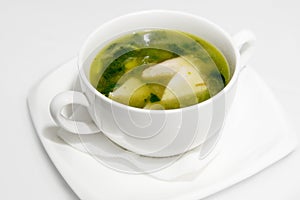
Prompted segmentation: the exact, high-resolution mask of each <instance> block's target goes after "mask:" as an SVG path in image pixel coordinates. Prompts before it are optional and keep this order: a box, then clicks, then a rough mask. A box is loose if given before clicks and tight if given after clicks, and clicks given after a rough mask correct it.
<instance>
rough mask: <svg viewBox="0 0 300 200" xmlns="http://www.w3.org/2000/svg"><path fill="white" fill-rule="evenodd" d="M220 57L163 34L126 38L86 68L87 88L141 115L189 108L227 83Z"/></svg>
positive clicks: (202, 44)
mask: <svg viewBox="0 0 300 200" xmlns="http://www.w3.org/2000/svg"><path fill="white" fill-rule="evenodd" d="M230 74H231V73H230V68H229V66H228V63H227V61H226V59H225V57H224V56H223V54H222V53H221V52H220V51H219V50H218V49H217V48H216V47H214V46H213V45H212V44H210V43H209V42H207V41H205V40H203V39H201V38H199V37H196V36H194V35H191V34H188V33H184V32H180V31H175V30H167V29H151V30H142V31H137V32H132V33H128V34H126V35H123V36H121V37H118V38H117V39H114V40H112V41H111V42H109V43H108V44H107V45H106V46H105V47H104V48H102V50H101V51H100V52H99V53H98V54H97V55H96V57H95V58H94V60H93V61H92V63H91V67H90V82H91V83H92V85H93V86H94V87H95V88H96V89H97V90H98V91H99V92H101V93H102V94H103V95H105V96H107V97H108V98H110V99H112V100H115V101H117V102H119V103H122V104H126V105H129V106H133V107H137V108H144V109H176V108H181V107H186V106H190V105H194V104H197V103H200V102H202V101H205V100H207V99H209V98H210V97H212V96H214V95H216V94H217V93H218V92H220V91H221V90H222V89H223V88H224V87H225V86H226V84H228V82H229V81H230V78H231V77H230Z"/></svg>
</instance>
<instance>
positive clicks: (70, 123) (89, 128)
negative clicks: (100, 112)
mask: <svg viewBox="0 0 300 200" xmlns="http://www.w3.org/2000/svg"><path fill="white" fill-rule="evenodd" d="M72 104H77V105H82V106H85V107H89V106H90V104H89V102H88V100H87V98H86V96H85V95H84V94H83V93H81V92H76V91H65V92H62V93H60V94H58V95H56V96H55V97H54V98H53V99H52V101H51V103H50V113H51V116H52V118H53V120H54V121H55V123H56V124H57V125H59V126H60V127H62V128H63V129H65V130H67V131H69V132H71V133H75V134H93V133H98V132H100V130H99V128H98V127H97V126H96V125H95V124H94V122H82V121H76V120H72V119H69V118H66V117H65V116H63V115H62V113H61V111H62V110H63V108H64V107H65V106H67V105H72Z"/></svg>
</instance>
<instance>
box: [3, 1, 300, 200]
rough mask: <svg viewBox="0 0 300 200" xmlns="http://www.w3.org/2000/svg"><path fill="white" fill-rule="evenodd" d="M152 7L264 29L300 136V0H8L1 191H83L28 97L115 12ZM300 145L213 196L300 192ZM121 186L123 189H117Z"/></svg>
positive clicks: (261, 56) (16, 195)
mask: <svg viewBox="0 0 300 200" xmlns="http://www.w3.org/2000/svg"><path fill="white" fill-rule="evenodd" d="M145 9H172V10H182V11H186V12H190V13H193V14H197V15H201V16H204V17H206V18H208V19H210V20H212V21H214V22H216V23H217V24H219V25H220V26H222V27H223V28H224V29H225V30H227V31H228V32H229V33H232V34H234V33H236V32H238V31H239V30H241V29H244V28H247V29H251V30H252V31H253V32H254V33H255V34H256V36H257V47H256V53H255V55H254V57H253V59H252V60H251V67H253V68H255V69H256V70H257V71H258V73H259V74H260V75H261V76H262V77H263V79H264V80H265V81H266V82H267V83H268V84H269V85H270V87H271V88H272V90H273V91H274V93H275V95H276V97H277V98H278V100H279V101H280V102H281V103H282V105H283V107H284V109H285V110H286V112H287V114H288V117H289V120H290V121H291V124H292V126H293V127H294V128H295V130H296V133H297V134H298V138H300V125H299V122H300V106H299V102H300V82H299V77H300V64H299V61H298V59H299V58H300V56H299V52H300V37H299V36H300V21H299V20H298V19H299V18H300V13H299V9H300V3H299V1H296V0H294V1H292V0H286V1H279V0H265V1H259V0H252V1H247V2H246V1H238V0H236V1H234V0H227V1H216V0H211V1H197V0H190V1H182V0H180V1H179V0H178V1H177V0H164V1H158V0H152V1H145V0H127V1H121V0H109V1H99V0H98V1H96V0H95V1H91V0H90V1H79V0H77V1H74V0H73V1H71V0H65V1H58V0H53V1H48V3H45V2H43V1H37V0H36V1H34V0H28V1H19V2H17V1H5V0H2V1H0V27H1V28H0V55H1V57H0V74H1V78H0V91H1V104H0V111H1V114H0V122H1V128H2V133H1V145H0V158H1V160H0V198H1V199H32V200H34V199H43V200H48V199H49V200H53V199H58V200H60V199H63V200H68V199H72V200H73V199H78V197H76V195H75V194H74V193H73V192H72V190H71V189H70V188H69V186H68V185H67V184H66V182H65V181H64V180H63V178H62V177H61V176H60V175H59V174H58V172H57V171H56V169H55V167H54V166H53V164H52V163H51V161H50V160H49V158H48V156H47V154H46V153H45V151H44V150H43V147H42V145H41V143H40V141H39V139H38V137H37V136H36V134H35V131H34V129H33V127H32V124H31V120H30V116H29V114H28V109H27V106H26V97H27V94H28V92H29V89H30V88H31V87H32V86H33V85H34V84H36V83H37V81H38V80H40V79H41V78H42V77H43V76H45V75H46V74H47V73H48V72H49V71H51V70H53V69H55V68H56V67H57V66H59V65H60V64H62V63H64V62H65V61H68V60H69V59H71V58H73V57H74V56H76V55H77V52H78V50H79V48H80V46H81V44H82V43H83V42H84V40H85V38H86V37H87V36H88V34H89V33H90V32H91V31H93V30H94V29H95V28H96V27H97V26H99V25H101V24H102V23H104V22H105V21H107V20H109V19H112V18H113V17H116V16H119V15H122V14H125V13H128V12H132V11H138V10H145ZM299 169H300V150H299V149H297V150H296V151H295V152H294V153H293V154H291V155H290V156H288V157H287V158H285V159H283V160H282V161H280V162H278V163H276V164H275V165H273V166H271V167H269V168H268V169H266V170H265V171H263V172H262V173H260V174H258V175H256V176H254V177H252V178H250V179H248V180H246V181H244V182H242V183H239V184H238V185H236V186H234V187H231V188H229V189H227V190H224V191H222V192H220V193H218V194H215V195H213V196H211V197H209V198H207V199H208V200H217V199H222V200H234V199H243V200H252V199H273V200H282V199H288V200H298V199H299V198H300V190H299V184H300V172H299ZM112 192H115V191H112Z"/></svg>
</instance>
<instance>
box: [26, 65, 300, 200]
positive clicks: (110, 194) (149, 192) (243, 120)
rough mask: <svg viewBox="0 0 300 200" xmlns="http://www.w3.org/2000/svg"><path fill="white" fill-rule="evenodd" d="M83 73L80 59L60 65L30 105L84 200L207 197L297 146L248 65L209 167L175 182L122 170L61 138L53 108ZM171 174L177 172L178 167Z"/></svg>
mask: <svg viewBox="0 0 300 200" xmlns="http://www.w3.org/2000/svg"><path fill="white" fill-rule="evenodd" d="M77 73H78V71H77V66H76V59H73V60H71V61H69V62H68V63H66V64H64V65H62V66H60V67H59V68H58V69H57V70H55V71H54V72H52V73H50V74H49V75H48V76H46V77H45V78H44V79H43V80H42V81H41V82H39V83H38V84H37V85H36V86H35V87H34V88H33V89H32V91H31V92H30V94H29V96H28V105H29V109H30V114H31V117H32V120H33V123H34V126H35V129H36V132H37V134H38V136H39V138H40V140H41V142H42V144H43V145H44V148H45V149H46V152H47V153H48V154H49V157H50V158H51V160H52V162H53V163H54V165H55V166H56V168H57V169H58V171H59V172H60V173H61V175H62V176H63V177H64V178H65V180H66V182H67V183H68V184H69V185H70V187H71V188H72V189H73V191H74V192H75V193H76V194H77V195H78V196H79V198H80V199H83V200H96V199H97V200H99V199H143V200H147V199H149V200H150V199H151V200H153V199H166V200H168V199H178V200H179V199H180V200H189V199H191V200H192V199H193V200H196V199H201V198H204V197H207V196H209V195H211V194H213V193H216V192H218V191H221V190H223V189H225V188H227V187H230V186H232V185H234V184H236V183H238V182H240V181H242V180H245V179H246V178H249V177H251V176H253V175H254V174H256V173H258V172H260V171H261V170H263V169H265V168H266V167H268V166H270V165H272V164H274V163H275V162H277V161H279V160H280V159H282V158H283V157H285V156H287V155H288V154H289V153H291V152H292V151H293V150H294V149H295V147H296V144H297V142H296V138H295V136H294V134H293V132H292V130H291V129H290V126H289V124H288V123H287V121H286V118H285V114H284V112H283V111H282V109H281V106H280V105H279V104H278V103H277V101H276V99H275V98H274V96H273V95H272V93H271V91H270V90H269V88H268V87H267V86H266V84H265V83H264V81H263V80H262V79H261V78H260V77H259V76H258V75H257V73H256V72H255V71H254V70H253V69H251V67H248V68H246V69H245V70H243V71H242V73H241V75H240V79H239V87H238V90H237V96H236V98H235V101H234V103H233V106H232V108H231V111H230V113H229V115H228V117H227V120H226V124H225V126H224V129H223V132H222V134H223V137H222V139H221V141H220V144H219V147H218V148H220V150H219V153H218V154H216V155H215V156H214V158H213V159H212V160H211V161H210V162H209V163H208V165H207V166H206V167H205V168H201V167H203V166H200V165H199V168H201V170H200V171H199V172H198V173H196V174H195V173H193V176H190V177H189V178H187V179H176V178H175V179H173V180H172V181H166V180H160V179H157V178H154V177H153V176H151V175H146V174H139V175H133V174H128V173H122V172H118V171H116V170H113V169H111V168H109V167H107V166H105V165H103V164H101V163H100V162H98V161H97V160H96V159H94V158H93V157H92V156H90V155H89V154H87V153H84V152H80V151H78V150H77V149H75V148H73V147H72V146H70V145H68V144H67V143H65V142H64V141H63V140H61V139H60V138H59V137H58V133H59V128H58V127H56V125H55V124H54V122H53V120H52V119H51V116H50V113H49V104H50V101H51V99H52V98H53V97H54V96H55V95H56V94H58V93H59V92H62V91H65V90H72V89H73V86H74V82H75V80H76V79H77ZM180 162H181V163H180ZM183 162H187V161H185V157H183V158H182V159H179V160H178V161H177V162H176V163H175V165H174V166H175V167H176V166H177V167H178V166H180V164H186V163H183ZM189 162H193V161H191V160H189ZM191 164H193V163H191ZM198 164H199V160H198V161H197V160H195V165H196V167H194V168H193V170H195V169H197V165H198ZM183 166H185V165H183ZM165 170H166V171H168V170H169V171H172V166H170V167H169V168H166V169H165ZM173 171H174V170H173Z"/></svg>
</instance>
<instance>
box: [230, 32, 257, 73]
mask: <svg viewBox="0 0 300 200" xmlns="http://www.w3.org/2000/svg"><path fill="white" fill-rule="evenodd" d="M232 40H233V43H234V45H235V46H236V48H237V49H238V51H239V54H240V63H239V70H240V71H241V70H242V69H243V68H244V67H245V66H246V65H247V64H248V61H249V60H250V58H251V57H252V54H253V50H254V46H255V41H256V37H255V35H254V34H253V33H252V31H249V30H242V31H240V32H238V33H236V34H235V35H234V36H233V37H232Z"/></svg>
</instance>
